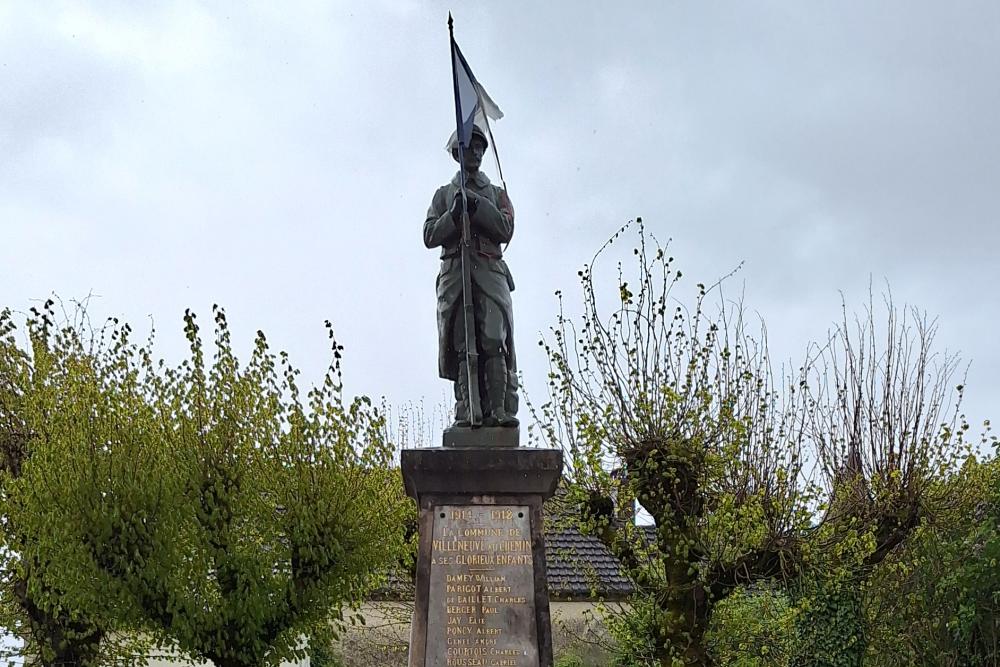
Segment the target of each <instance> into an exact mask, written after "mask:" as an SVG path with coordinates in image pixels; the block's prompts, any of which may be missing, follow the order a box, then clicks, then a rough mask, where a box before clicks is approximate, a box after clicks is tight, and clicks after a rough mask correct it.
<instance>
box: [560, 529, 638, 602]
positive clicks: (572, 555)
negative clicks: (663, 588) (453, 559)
mask: <svg viewBox="0 0 1000 667" xmlns="http://www.w3.org/2000/svg"><path fill="white" fill-rule="evenodd" d="M553 523H555V524H557V525H547V526H546V531H545V560H546V562H547V564H548V575H549V594H550V595H551V596H552V597H554V598H563V599H565V598H587V599H589V598H591V597H601V598H605V599H621V598H624V597H627V596H628V595H630V594H631V593H632V583H631V582H630V581H629V579H628V578H627V577H626V576H625V575H624V573H623V572H622V569H621V566H620V565H619V564H618V561H617V559H615V557H614V556H613V555H612V554H611V552H610V551H608V548H607V547H606V546H604V544H603V543H601V541H600V540H598V539H597V538H596V537H591V536H589V535H584V534H582V533H581V532H580V531H579V530H578V529H577V528H576V527H575V526H573V525H572V522H568V521H560V522H553Z"/></svg>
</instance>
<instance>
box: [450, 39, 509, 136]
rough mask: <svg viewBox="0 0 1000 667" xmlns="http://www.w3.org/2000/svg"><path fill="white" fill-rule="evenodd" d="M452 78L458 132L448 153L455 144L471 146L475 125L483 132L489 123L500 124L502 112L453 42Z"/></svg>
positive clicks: (452, 41)
mask: <svg viewBox="0 0 1000 667" xmlns="http://www.w3.org/2000/svg"><path fill="white" fill-rule="evenodd" d="M451 59H452V74H453V78H454V83H455V122H456V124H457V129H456V131H455V132H454V133H453V134H452V135H451V138H450V139H449V140H448V145H447V146H445V148H446V149H447V150H448V151H451V149H452V148H453V147H454V146H455V145H456V144H461V145H463V146H468V145H469V141H470V140H471V139H472V126H473V124H476V125H479V126H480V127H481V128H482V129H483V130H484V131H486V130H487V129H488V127H489V121H490V119H492V120H500V119H501V118H503V112H502V111H500V107H498V106H497V105H496V102H494V101H493V99H492V98H491V97H490V96H489V93H487V92H486V89H485V88H483V86H482V84H481V83H479V82H478V81H477V80H476V77H475V75H474V74H473V73H472V68H471V67H469V63H468V62H466V60H465V56H463V55H462V51H461V49H459V48H458V44H456V43H455V39H454V37H453V38H452V40H451Z"/></svg>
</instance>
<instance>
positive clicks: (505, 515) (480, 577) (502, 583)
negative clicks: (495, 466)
mask: <svg viewBox="0 0 1000 667" xmlns="http://www.w3.org/2000/svg"><path fill="white" fill-rule="evenodd" d="M530 526H531V524H530V519H529V516H528V508H527V507H525V506H520V505H472V506H469V505H465V506H458V505H442V506H438V507H435V508H434V530H433V537H432V542H431V568H430V595H429V600H428V601H429V606H428V614H427V661H426V663H425V667H538V641H537V632H536V628H535V589H534V568H533V562H532V553H531V527H530Z"/></svg>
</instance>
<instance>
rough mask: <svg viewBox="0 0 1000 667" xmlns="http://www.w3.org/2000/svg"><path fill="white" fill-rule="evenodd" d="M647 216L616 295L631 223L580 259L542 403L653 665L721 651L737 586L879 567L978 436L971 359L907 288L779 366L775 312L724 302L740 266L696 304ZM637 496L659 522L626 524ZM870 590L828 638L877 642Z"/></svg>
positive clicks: (808, 593) (829, 583)
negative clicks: (867, 636)
mask: <svg viewBox="0 0 1000 667" xmlns="http://www.w3.org/2000/svg"><path fill="white" fill-rule="evenodd" d="M637 223H638V224H637V225H636V226H637V230H638V238H637V243H636V245H635V247H634V248H632V255H633V256H634V258H635V262H636V266H635V270H634V271H632V272H630V271H628V270H627V269H626V268H625V266H624V265H623V264H622V263H621V262H619V263H618V267H617V284H616V285H614V289H613V290H607V293H605V292H604V291H603V290H601V289H600V288H599V283H600V280H601V279H600V278H597V277H595V276H597V275H599V274H597V273H595V271H598V267H597V266H596V265H597V264H598V262H599V260H601V259H602V256H604V255H606V254H608V253H610V252H611V248H612V247H614V243H615V242H616V241H618V239H620V238H622V234H623V233H624V231H625V228H623V229H622V230H619V232H618V233H617V234H615V236H614V237H613V238H612V239H611V240H610V241H609V242H608V243H607V244H605V245H604V246H603V247H602V248H601V249H600V250H599V251H598V253H597V254H596V255H595V257H594V259H593V260H592V261H591V262H590V263H589V264H588V265H585V266H584V268H583V270H582V271H580V278H581V283H582V287H583V307H582V312H581V313H580V314H579V315H578V316H576V317H574V316H572V315H568V314H566V311H565V309H564V308H565V307H564V305H563V303H562V298H561V295H559V296H560V312H559V317H558V320H557V323H556V325H555V326H554V327H553V329H552V337H551V339H549V340H543V341H541V345H543V347H544V349H545V351H546V352H547V354H548V357H549V362H550V373H549V390H550V395H549V398H548V400H547V401H546V402H544V403H543V404H541V405H539V406H537V408H536V409H534V413H535V417H536V421H537V422H538V425H539V427H540V437H541V438H542V439H544V440H545V441H547V442H548V443H549V444H551V445H554V446H561V447H563V448H564V450H565V451H566V453H567V459H568V461H569V475H568V476H569V479H570V481H571V484H570V495H571V500H573V501H575V503H576V504H577V506H578V507H579V508H580V510H581V519H580V524H581V526H582V527H583V529H584V530H587V531H590V532H592V533H593V534H596V535H598V536H599V537H600V539H601V540H602V541H603V542H604V543H605V544H606V545H607V546H608V547H609V548H610V549H611V551H612V552H613V553H614V554H615V555H616V556H618V558H619V559H620V560H621V562H622V563H623V565H624V567H625V569H626V571H627V573H628V574H629V576H630V577H631V578H632V580H633V582H634V583H635V586H636V588H637V590H638V591H639V596H640V599H641V600H645V601H649V602H650V605H649V606H643V607H642V610H643V614H644V616H643V618H642V622H641V623H640V624H639V625H641V627H644V628H646V629H647V630H648V632H649V633H650V637H649V641H648V642H645V643H644V644H643V645H645V646H649V647H651V649H652V651H653V655H652V656H651V657H650V658H649V662H650V664H660V665H710V664H713V662H714V658H713V656H712V655H711V653H710V651H709V648H708V642H707V639H706V633H707V632H708V630H709V627H710V622H711V618H712V612H713V610H714V608H715V606H716V605H717V604H718V603H719V601H720V600H723V599H725V598H726V597H728V596H729V595H731V594H732V593H733V592H735V591H738V590H741V589H743V588H747V587H753V586H755V585H756V584H758V583H759V582H769V581H778V582H792V581H795V582H800V583H801V582H805V581H806V580H807V579H806V578H805V577H804V575H807V574H808V575H810V576H811V575H814V574H818V573H822V572H827V571H829V572H834V573H835V574H834V576H833V578H832V579H829V580H828V578H827V577H826V576H825V574H824V576H816V577H813V578H812V579H810V581H813V583H814V587H813V588H811V589H807V588H805V587H803V586H799V588H798V589H797V590H796V591H795V598H796V600H795V603H794V604H795V605H797V606H801V607H802V608H803V609H806V608H807V607H808V603H809V602H810V600H812V601H813V602H816V601H818V600H819V599H820V598H821V597H822V596H823V595H830V594H832V593H833V592H835V591H838V590H842V589H841V588H838V586H840V585H841V584H842V583H843V582H845V581H848V580H853V579H856V578H858V577H860V578H861V579H862V580H863V579H864V577H865V576H867V573H868V572H870V568H872V567H873V566H874V565H875V564H877V563H879V562H881V561H882V560H883V559H884V558H885V557H886V555H887V554H889V553H891V552H893V550H894V549H896V548H897V547H898V546H899V545H900V544H901V543H902V542H903V541H904V540H905V539H906V538H907V537H908V536H909V535H910V534H911V533H912V531H913V530H914V529H915V528H916V527H917V526H918V525H919V523H920V521H921V520H922V518H923V517H924V516H925V515H926V514H927V513H928V512H932V511H933V506H934V503H933V502H932V501H933V500H934V498H933V491H934V489H935V487H934V485H933V481H934V480H935V479H939V478H940V477H941V475H942V474H943V473H944V471H946V470H948V469H950V468H951V467H953V466H954V463H955V459H956V457H957V456H958V455H959V453H960V451H961V447H960V445H961V443H962V435H963V433H964V427H963V426H961V425H960V423H961V421H962V420H961V419H960V418H959V415H958V411H957V406H958V402H959V401H960V398H961V393H960V390H959V393H958V394H957V395H955V394H953V393H952V387H951V384H950V383H951V381H952V377H953V375H954V373H955V372H956V366H955V363H956V362H955V360H954V359H952V358H950V357H948V358H945V359H938V358H936V357H935V356H934V354H933V351H932V348H931V343H932V341H933V323H928V322H927V321H926V319H921V318H917V320H916V321H915V322H914V323H912V324H911V322H910V321H909V320H906V319H905V318H904V319H903V320H902V321H901V322H897V321H896V319H895V318H896V310H895V309H894V308H893V307H892V306H891V303H890V304H889V307H888V311H889V313H890V318H889V323H888V327H887V331H886V332H885V337H884V338H883V337H877V336H876V331H877V328H876V327H875V324H874V322H875V320H874V314H873V313H874V310H873V309H869V316H868V318H867V319H862V320H860V322H859V329H858V330H854V329H851V328H849V327H847V326H846V322H845V325H844V326H839V327H837V328H836V329H835V330H834V331H833V332H832V333H831V335H830V339H829V341H828V342H826V343H824V344H823V345H821V346H817V347H815V348H813V349H812V350H811V352H810V355H809V357H808V359H807V361H806V363H805V364H804V365H803V366H802V367H801V368H799V369H797V370H796V371H794V372H787V371H786V372H785V373H784V374H782V375H780V376H776V375H775V373H774V371H773V369H772V364H771V360H770V358H769V354H768V346H767V337H766V328H765V327H764V325H763V323H761V324H760V325H759V327H752V326H751V325H750V323H749V322H748V321H747V319H746V317H745V311H744V309H743V306H742V304H741V303H731V302H727V301H726V300H725V298H724V293H723V281H720V282H718V283H716V284H714V285H712V286H709V287H706V286H705V285H701V284H699V285H698V287H697V292H696V296H695V298H694V302H693V304H691V305H690V306H685V305H683V304H682V303H681V302H680V301H679V300H678V297H677V295H676V294H675V291H676V287H677V285H678V284H679V282H680V280H681V279H682V274H681V272H680V271H678V270H676V269H675V268H674V264H673V258H672V257H669V256H667V254H666V252H665V249H664V248H663V247H661V246H659V245H658V244H657V243H656V242H655V239H652V238H651V237H649V236H648V234H646V232H645V230H644V228H643V226H642V223H641V220H638V221H637ZM626 227H628V226H626ZM709 295H711V296H713V297H718V299H719V307H718V309H714V310H713V309H709V308H708V307H707V304H706V299H707V298H708V297H709ZM845 320H846V317H845ZM859 337H860V338H859ZM883 345H884V346H885V347H883ZM951 408H954V409H953V410H952V409H951ZM806 461H808V462H809V463H810V468H809V469H808V470H807V469H806V468H805V463H804V462H806ZM814 464H816V467H818V468H819V473H818V474H812V468H813V467H814ZM637 506H641V508H643V509H644V510H645V511H646V512H648V513H649V515H651V516H652V518H653V521H654V523H655V527H654V528H653V529H651V530H648V531H647V530H642V529H640V528H638V527H636V526H635V525H634V523H633V521H631V520H629V519H631V517H632V515H633V513H634V510H635V508H636V507H637ZM623 508H624V512H623ZM623 513H624V514H625V515H627V516H626V517H624V518H625V520H623ZM844 585H846V584H844ZM852 594H853V593H852ZM854 602H856V600H855V601H848V603H849V604H850V605H854V606H848V607H847V609H848V611H849V612H850V614H852V618H853V619H854V621H852V622H851V623H848V624H847V625H846V626H841V629H845V628H846V630H845V632H841V633H840V634H839V635H838V636H837V637H836V638H834V642H835V643H838V644H839V647H838V648H837V649H831V650H834V651H836V650H840V649H842V648H844V647H845V646H848V645H853V644H860V643H862V642H863V637H861V636H858V632H859V625H858V623H857V622H856V621H858V620H859V619H860V617H859V613H860V611H859V607H857V605H855V604H854ZM814 611H816V612H817V613H819V605H818V604H816V605H814ZM803 617H804V614H800V615H799V616H798V618H803ZM845 633H846V634H845ZM629 650H631V649H629ZM863 653H864V650H863V648H862V649H861V650H860V651H859V652H858V654H859V655H861V654H863ZM811 664H827V663H824V662H817V663H811ZM830 664H834V663H830ZM837 664H844V663H837Z"/></svg>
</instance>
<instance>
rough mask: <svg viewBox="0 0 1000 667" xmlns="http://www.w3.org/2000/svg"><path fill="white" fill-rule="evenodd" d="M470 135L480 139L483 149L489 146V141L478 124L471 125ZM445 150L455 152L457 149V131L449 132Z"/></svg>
mask: <svg viewBox="0 0 1000 667" xmlns="http://www.w3.org/2000/svg"><path fill="white" fill-rule="evenodd" d="M472 136H473V138H475V137H479V138H480V139H482V141H483V148H484V149H486V148H489V147H490V142H489V140H488V139H487V138H486V133H485V132H483V128H481V127H479V126H478V125H473V126H472ZM446 150H447V151H448V152H449V153H452V154H455V151H457V150H458V133H456V132H452V133H451V138H449V139H448V145H447V146H446Z"/></svg>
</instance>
